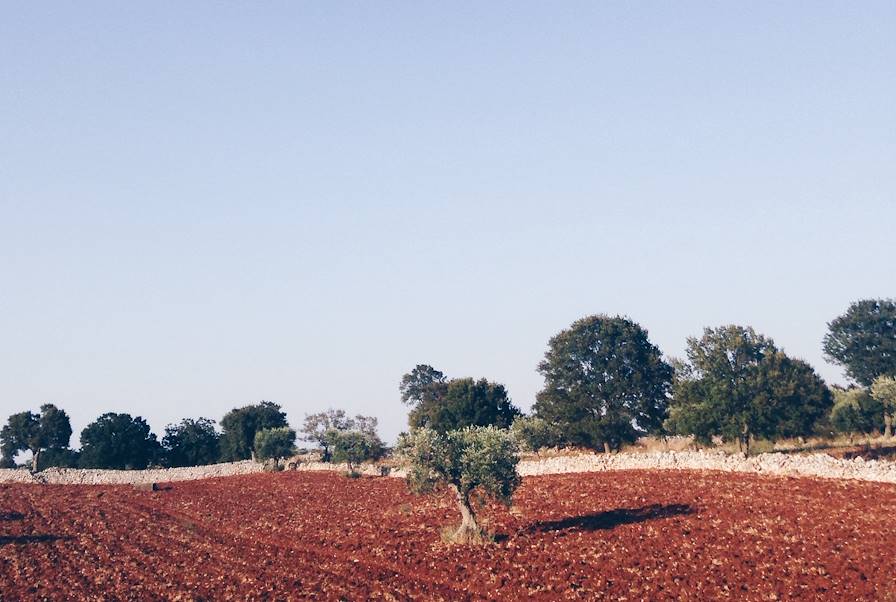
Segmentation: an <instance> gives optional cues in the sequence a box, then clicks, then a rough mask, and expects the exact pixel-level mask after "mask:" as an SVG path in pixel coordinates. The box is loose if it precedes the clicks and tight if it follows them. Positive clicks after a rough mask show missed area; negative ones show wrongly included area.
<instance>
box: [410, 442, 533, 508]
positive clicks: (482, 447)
mask: <svg viewBox="0 0 896 602" xmlns="http://www.w3.org/2000/svg"><path fill="white" fill-rule="evenodd" d="M398 452H399V455H400V456H401V457H402V458H403V460H404V462H405V464H406V465H407V467H408V476H407V482H408V485H409V487H410V488H411V490H412V491H415V492H417V493H433V492H438V491H441V490H443V489H445V488H450V489H453V490H455V491H456V492H457V493H458V494H459V495H460V496H461V497H462V498H464V499H465V500H469V499H470V495H471V494H473V493H474V492H479V493H481V494H483V495H485V496H488V497H490V498H493V499H495V500H498V501H500V502H503V503H505V504H508V505H509V504H510V502H511V499H512V497H513V492H514V491H516V488H517V487H518V486H519V484H520V478H519V476H518V475H517V473H516V465H517V462H518V458H517V455H516V441H515V440H514V438H513V435H511V434H510V432H509V431H507V430H503V429H499V428H496V427H493V426H485V427H481V426H480V427H467V428H465V429H462V430H458V431H449V432H448V433H440V432H438V431H435V430H433V429H430V428H426V427H423V428H419V429H416V430H415V431H413V432H412V433H411V434H410V435H405V436H404V437H403V438H402V439H401V440H400V442H399V446H398Z"/></svg>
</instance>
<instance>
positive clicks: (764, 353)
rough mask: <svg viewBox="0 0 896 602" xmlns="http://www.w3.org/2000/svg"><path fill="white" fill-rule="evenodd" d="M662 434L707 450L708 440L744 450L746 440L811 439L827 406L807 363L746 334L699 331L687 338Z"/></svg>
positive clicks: (742, 330)
mask: <svg viewBox="0 0 896 602" xmlns="http://www.w3.org/2000/svg"><path fill="white" fill-rule="evenodd" d="M687 356H688V362H687V363H679V364H678V366H677V369H676V375H675V383H674V388H673V399H674V403H673V405H672V408H671V409H670V413H669V419H668V420H667V422H666V427H667V428H668V429H669V430H671V431H673V432H676V433H680V434H693V435H695V436H696V438H697V440H698V442H701V443H707V442H708V441H709V440H710V439H711V437H712V436H713V435H719V436H721V437H722V438H723V439H724V440H726V441H738V443H739V444H740V445H741V446H746V447H747V449H748V450H749V445H750V440H751V438H752V437H764V438H767V439H769V440H773V439H775V438H779V437H793V436H803V435H808V434H811V433H812V431H813V428H814V425H815V423H816V421H818V420H819V419H822V418H824V417H825V416H826V415H827V413H828V411H829V410H830V408H831V405H832V403H833V400H832V397H831V394H830V391H829V390H828V388H827V386H826V385H825V384H824V381H823V380H822V379H821V378H819V377H818V375H817V374H815V371H814V370H813V369H812V367H811V366H809V365H808V364H807V363H805V362H803V361H801V360H796V359H792V358H790V357H787V356H786V355H785V354H784V353H783V352H781V351H779V350H778V349H777V348H776V347H775V344H774V342H773V341H772V340H771V339H769V338H766V337H764V336H762V335H760V334H757V333H756V332H755V331H754V330H753V329H752V328H749V327H742V326H723V327H720V328H716V329H711V328H707V329H705V330H704V333H703V337H701V338H700V339H696V338H693V337H692V338H690V339H688V350H687Z"/></svg>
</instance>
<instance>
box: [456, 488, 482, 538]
mask: <svg viewBox="0 0 896 602" xmlns="http://www.w3.org/2000/svg"><path fill="white" fill-rule="evenodd" d="M452 489H454V494H455V499H456V501H457V507H458V509H459V510H460V516H461V521H460V526H459V527H458V528H457V531H455V532H454V534H453V535H452V536H451V539H452V541H453V542H454V543H464V544H468V543H482V541H483V537H482V529H481V528H480V527H479V523H477V522H476V513H475V512H474V511H473V507H472V506H471V505H470V497H469V495H467V494H465V493H462V492H461V490H460V489H459V488H458V487H457V486H456V485H452Z"/></svg>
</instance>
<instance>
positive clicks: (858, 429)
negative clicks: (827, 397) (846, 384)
mask: <svg viewBox="0 0 896 602" xmlns="http://www.w3.org/2000/svg"><path fill="white" fill-rule="evenodd" d="M834 399H835V400H836V401H835V402H834V407H833V408H831V416H830V421H831V426H832V427H833V428H834V430H835V431H837V432H838V433H846V434H852V433H861V434H863V435H868V434H871V433H873V432H875V431H877V430H878V429H879V428H880V425H881V422H882V420H883V415H884V407H883V405H882V404H881V403H880V402H879V401H877V400H876V399H874V398H873V397H871V395H870V394H869V393H868V391H867V390H865V389H863V388H860V387H853V388H851V389H841V388H837V387H835V388H834Z"/></svg>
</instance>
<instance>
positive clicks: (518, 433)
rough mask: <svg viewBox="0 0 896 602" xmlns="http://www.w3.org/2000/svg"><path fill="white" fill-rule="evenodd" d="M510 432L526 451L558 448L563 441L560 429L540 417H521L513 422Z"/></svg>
mask: <svg viewBox="0 0 896 602" xmlns="http://www.w3.org/2000/svg"><path fill="white" fill-rule="evenodd" d="M510 432H511V433H512V434H513V436H514V438H515V439H516V441H517V444H518V445H519V446H520V449H522V450H524V451H532V452H537V451H538V450H540V449H544V448H545V447H557V446H559V445H560V443H561V441H562V439H561V434H560V429H558V428H557V427H556V426H554V425H553V424H551V423H550V422H548V421H547V420H545V419H544V418H539V417H538V416H519V417H518V418H517V419H516V420H514V421H513V424H512V425H511V427H510Z"/></svg>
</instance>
